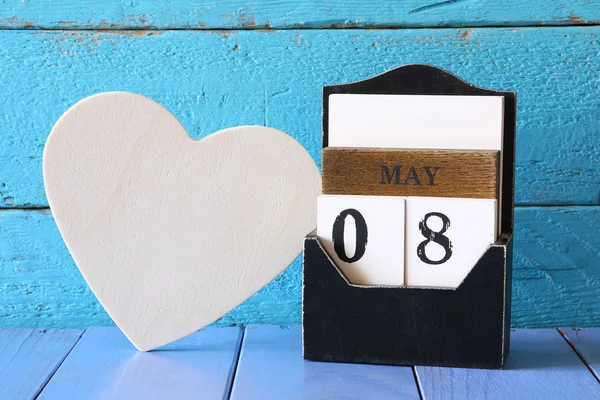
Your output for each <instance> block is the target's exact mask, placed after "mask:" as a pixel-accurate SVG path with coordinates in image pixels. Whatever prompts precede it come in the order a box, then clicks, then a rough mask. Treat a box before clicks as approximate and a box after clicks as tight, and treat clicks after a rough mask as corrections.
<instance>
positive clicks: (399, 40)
mask: <svg viewBox="0 0 600 400" xmlns="http://www.w3.org/2000/svg"><path fill="white" fill-rule="evenodd" d="M599 33H600V28H598V27H567V28H523V29H431V30H423V29H408V30H305V31H300V30H298V31H270V32H260V31H234V32H215V31H207V32H199V31H130V32H125V33H123V32H117V33H115V32H97V31H69V32H54V31H52V32H48V31H0V43H2V45H1V46H0V61H1V62H2V68H0V82H1V83H0V86H1V89H2V96H1V97H0V109H1V110H2V113H0V207H31V206H46V205H47V200H46V197H45V194H44V190H43V183H42V169H41V165H42V151H43V146H44V142H45V140H46V138H47V135H48V133H49V132H50V130H51V128H52V126H53V124H54V123H55V122H56V120H57V119H58V118H59V117H60V115H61V114H62V113H63V112H64V111H65V110H66V109H67V108H68V107H70V106H71V105H73V104H74V103H75V102H77V101H78V100H80V99H82V98H83V97H86V96H89V95H91V94H94V93H97V92H101V91H109V90H129V91H133V92H137V93H141V94H144V95H146V96H149V97H151V98H153V99H155V100H157V101H159V102H160V103H162V104H163V105H164V106H165V107H167V108H168V109H170V110H171V111H172V112H174V113H175V115H176V116H177V117H178V118H180V120H181V121H182V123H183V125H184V126H185V127H186V128H187V129H188V131H189V132H190V135H191V136H193V137H195V138H198V137H202V136H205V135H207V134H209V133H211V132H214V131H216V130H218V129H222V128H226V127H229V126H233V125H239V124H259V125H262V124H266V125H268V126H272V127H275V128H279V129H282V130H284V131H286V132H288V133H289V134H291V135H292V136H294V137H295V138H296V139H297V140H299V142H300V143H301V144H302V145H304V146H305V147H306V148H307V149H308V151H309V152H310V154H311V155H312V156H313V158H314V159H315V160H316V161H317V163H320V157H321V154H320V150H321V147H320V141H321V136H320V132H321V87H322V86H323V85H326V84H335V83H342V82H348V81H354V80H358V79H363V78H367V77H369V76H372V75H375V74H377V73H380V72H383V71H386V70H387V69H390V68H393V67H395V66H398V65H401V64H405V63H431V64H434V65H437V66H440V67H442V68H445V69H447V70H449V71H451V72H453V73H455V74H457V75H459V76H461V77H462V78H464V79H466V80H468V81H470V82H472V83H474V84H476V85H481V86H485V87H490V88H496V89H502V90H516V91H517V92H518V124H517V143H518V145H517V171H516V179H517V182H516V201H517V203H518V204H527V205H555V204H577V205H597V204H598V203H599V201H600V200H599V199H600V179H598V176H599V174H600V171H599V160H600V142H599V141H598V135H599V134H600V125H599V124H598V121H599V120H600V96H599V95H598V93H600V80H599V79H600V75H599V72H598V71H600V54H599V46H598V34H599ZM82 134H84V133H82Z"/></svg>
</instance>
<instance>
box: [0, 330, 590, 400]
mask: <svg viewBox="0 0 600 400" xmlns="http://www.w3.org/2000/svg"><path fill="white" fill-rule="evenodd" d="M301 336H302V330H301V327H300V326H298V325H294V326H290V327H280V326H274V325H251V326H249V327H248V328H247V329H245V330H242V329H240V328H236V327H228V328H218V327H211V328H207V329H205V330H202V331H200V332H197V333H195V334H193V335H191V336H189V337H187V338H185V339H182V340H180V341H178V342H176V343H173V344H171V345H168V346H165V347H163V348H161V349H159V350H157V351H153V352H148V353H142V352H139V351H137V350H135V348H134V347H133V346H132V345H131V344H130V343H129V342H128V340H127V339H126V338H125V336H124V335H123V334H122V333H121V332H120V331H119V330H118V329H117V328H114V327H94V328H89V329H88V330H87V331H85V332H84V331H81V330H38V329H3V330H0V398H1V399H35V398H39V399H163V398H164V399H187V398H194V399H222V398H227V399H391V398H394V399H420V398H421V399H511V400H515V399H552V398H568V399H598V398H600V383H599V382H600V328H589V329H572V328H561V329H558V330H556V329H528V330H524V329H516V330H513V331H512V337H511V353H510V355H509V358H508V361H507V364H506V369H505V370H503V371H495V370H476V369H458V368H436V367H394V366H381V365H359V364H336V363H321V362H310V361H304V360H303V359H302V338H301Z"/></svg>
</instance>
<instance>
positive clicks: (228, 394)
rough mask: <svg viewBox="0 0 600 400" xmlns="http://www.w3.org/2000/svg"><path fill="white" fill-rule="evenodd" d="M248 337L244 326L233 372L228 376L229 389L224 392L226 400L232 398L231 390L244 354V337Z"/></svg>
mask: <svg viewBox="0 0 600 400" xmlns="http://www.w3.org/2000/svg"><path fill="white" fill-rule="evenodd" d="M245 338H246V328H243V329H242V330H241V332H240V337H239V339H238V343H237V347H236V349H235V350H236V352H235V354H236V357H235V361H234V362H233V366H232V368H231V372H230V374H229V377H228V378H227V390H226V391H225V392H224V393H223V398H224V400H225V399H226V400H229V399H230V398H231V392H232V391H233V384H234V382H235V378H236V375H237V372H238V366H239V364H240V358H241V354H242V345H243V344H244V339H245Z"/></svg>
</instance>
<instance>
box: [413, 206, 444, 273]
mask: <svg viewBox="0 0 600 400" xmlns="http://www.w3.org/2000/svg"><path fill="white" fill-rule="evenodd" d="M430 217H438V218H440V219H441V220H442V224H443V226H442V229H440V230H439V232H435V231H432V230H431V229H430V228H429V227H428V226H427V220H428V219H429V218H430ZM449 227H450V219H449V218H448V217H447V216H445V215H444V214H442V213H439V212H431V213H428V214H425V217H424V218H423V220H422V221H421V222H419V230H420V231H421V234H422V235H423V236H425V237H426V238H427V240H423V241H422V242H421V243H420V244H419V246H418V247H417V256H418V257H419V258H420V259H421V261H423V262H424V263H426V264H432V265H438V264H443V263H445V262H446V261H448V259H449V258H450V256H452V242H450V239H448V238H447V237H446V236H444V235H443V233H445V232H446V231H447V230H448V228H449ZM429 242H434V243H437V244H439V245H440V246H442V247H443V248H444V250H445V251H446V254H445V255H444V257H443V258H442V259H441V260H437V261H434V260H430V259H429V258H427V254H425V246H426V245H427V244H428V243H429Z"/></svg>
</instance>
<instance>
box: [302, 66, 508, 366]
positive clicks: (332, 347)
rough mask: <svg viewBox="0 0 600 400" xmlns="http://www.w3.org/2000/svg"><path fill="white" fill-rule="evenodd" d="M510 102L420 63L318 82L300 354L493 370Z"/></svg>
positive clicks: (502, 276) (502, 297) (502, 328)
mask: <svg viewBox="0 0 600 400" xmlns="http://www.w3.org/2000/svg"><path fill="white" fill-rule="evenodd" d="M515 105H516V94H515V93H514V92H499V91H493V90H487V89H482V88H478V87H475V86H473V85H471V84H469V83H467V82H464V81H462V80H460V79H459V78H457V77H455V76H453V75H452V74H450V73H448V72H446V71H443V70H440V69H438V68H435V67H432V66H427V65H408V66H404V67H399V68H396V69H394V70H391V71H388V72H386V73H384V74H381V75H378V76H376V77H374V78H370V79H367V80H364V81H360V82H355V83H350V84H343V85H336V86H327V87H324V89H323V163H322V165H323V195H322V196H321V197H320V198H319V202H318V208H317V230H316V232H315V233H313V234H311V235H309V236H308V237H307V238H306V240H305V253H304V269H303V278H304V282H303V283H304V284H303V329H304V336H303V344H304V347H303V349H304V358H306V359H309V360H318V361H335V362H359V363H375V364H397V365H439V366H452V367H476V368H502V367H503V365H504V362H505V360H506V356H507V355H508V348H509V339H508V337H509V335H508V332H509V327H510V290H511V268H512V232H513V208H514V148H515V147H514V146H515V143H514V142H515Z"/></svg>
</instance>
